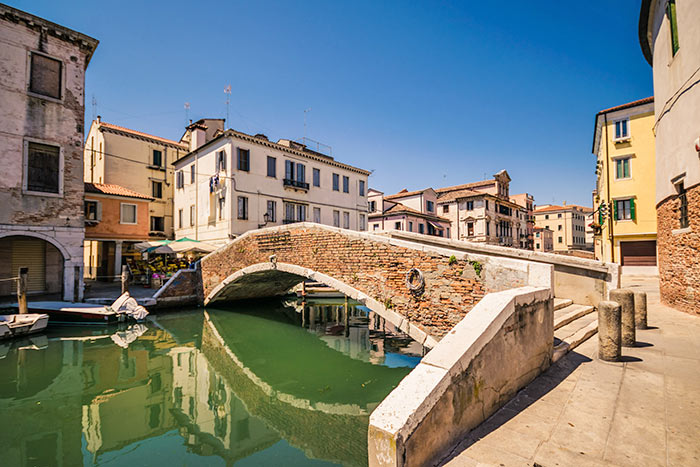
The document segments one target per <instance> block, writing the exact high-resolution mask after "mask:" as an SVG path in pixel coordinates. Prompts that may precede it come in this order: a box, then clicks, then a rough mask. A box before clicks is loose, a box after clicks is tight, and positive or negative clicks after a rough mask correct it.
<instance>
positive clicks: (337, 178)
mask: <svg viewBox="0 0 700 467" xmlns="http://www.w3.org/2000/svg"><path fill="white" fill-rule="evenodd" d="M333 191H340V175H338V174H333Z"/></svg>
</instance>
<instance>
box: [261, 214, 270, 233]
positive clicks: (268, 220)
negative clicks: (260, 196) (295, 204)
mask: <svg viewBox="0 0 700 467" xmlns="http://www.w3.org/2000/svg"><path fill="white" fill-rule="evenodd" d="M263 221H264V222H263V223H262V224H258V228H259V229H262V228H263V227H265V226H266V225H267V223H268V222H270V213H269V212H266V213H265V214H263Z"/></svg>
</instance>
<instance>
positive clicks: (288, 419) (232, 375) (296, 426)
mask: <svg viewBox="0 0 700 467" xmlns="http://www.w3.org/2000/svg"><path fill="white" fill-rule="evenodd" d="M248 316H252V317H256V319H264V318H257V315H256V314H255V313H253V312H252V310H251V312H249V313H248ZM236 317H238V318H239V319H235V318H236ZM247 323H248V321H246V320H245V315H242V314H241V313H230V312H223V311H222V312H220V313H218V314H214V313H205V320H204V326H203V330H202V347H201V350H202V353H203V354H204V356H205V358H206V360H207V362H208V364H209V365H210V367H211V368H212V369H213V371H214V372H215V373H216V374H218V375H219V376H221V377H223V378H224V379H225V380H226V382H227V384H228V385H229V386H230V387H231V390H232V391H233V393H234V394H235V396H236V397H237V398H238V399H239V400H240V401H241V402H242V403H243V404H244V406H245V407H246V410H247V411H248V413H250V414H251V415H252V416H254V417H257V418H259V419H261V420H263V421H264V422H265V423H266V424H267V426H268V427H269V428H272V429H273V430H275V431H276V432H277V433H279V434H280V436H281V437H283V438H284V439H286V440H287V441H288V442H289V443H290V444H292V445H293V446H296V447H297V448H299V449H301V450H303V451H304V452H305V453H306V455H307V456H308V457H310V458H317V459H325V460H331V461H335V462H340V463H342V464H343V465H367V459H366V455H367V447H366V442H367V441H366V440H367V426H368V423H369V413H370V412H371V411H372V410H373V409H374V407H375V405H376V404H377V403H379V402H380V401H381V399H382V398H383V397H384V396H383V395H379V393H380V392H382V394H383V393H384V392H388V391H390V390H391V387H392V386H393V385H394V384H398V382H399V381H400V379H401V378H403V376H404V375H405V374H407V373H408V369H394V368H379V367H374V368H377V369H378V371H382V372H390V373H392V374H393V376H392V378H394V379H395V381H393V382H389V381H384V382H383V383H378V382H377V383H375V384H380V386H378V387H377V388H376V391H375V390H372V391H373V392H372V394H374V395H373V396H366V397H365V398H367V399H368V400H366V401H364V402H362V403H358V402H357V401H351V402H350V403H338V402H335V400H337V396H326V394H325V393H321V392H319V391H318V390H317V387H316V386H315V385H314V383H313V380H310V381H311V382H310V383H309V384H308V385H294V384H291V383H289V382H283V387H281V388H276V387H274V386H273V385H277V384H279V381H277V382H276V383H275V382H273V383H272V384H270V383H269V382H268V381H266V379H270V378H268V376H269V375H267V376H266V373H265V369H264V368H259V367H260V365H261V364H260V362H258V361H257V359H258V357H259V359H260V360H261V361H264V362H267V363H269V361H270V360H271V358H270V356H271V355H272V354H274V353H277V354H279V355H283V356H284V355H286V356H287V357H289V355H290V353H289V349H288V348H287V347H283V348H282V347H280V348H277V349H274V346H275V343H276V342H278V340H277V339H275V338H274V337H273V338H271V339H270V343H268V344H267V345H268V346H269V347H271V348H273V349H274V350H270V351H268V352H266V353H264V354H262V355H257V354H256V351H255V349H258V350H259V351H260V346H259V345H257V346H254V345H253V343H256V342H258V343H259V339H258V336H257V335H256V334H255V331H256V330H253V331H254V332H253V334H252V335H251V333H250V331H251V329H250V327H246V326H245V325H246V324H247ZM269 324H270V326H272V327H273V328H274V329H276V330H275V331H274V336H278V337H279V336H280V334H279V333H280V332H282V333H283V332H284V329H283V328H285V327H288V326H289V324H286V323H275V322H271V323H269ZM264 329H268V327H267V326H262V325H258V326H257V331H260V332H263V331H264ZM294 335H296V336H297V337H298V339H299V340H301V341H303V342H306V344H303V343H302V342H299V343H302V344H303V345H300V346H298V348H299V351H300V352H301V354H304V355H306V357H309V355H308V353H309V352H311V351H316V352H324V353H325V356H326V357H329V356H330V357H333V360H332V362H333V364H334V367H336V368H338V371H343V368H342V367H343V366H344V365H345V364H349V365H351V367H350V368H347V371H348V372H349V373H353V368H354V367H356V366H373V365H371V364H369V363H365V362H360V361H357V360H353V359H351V358H350V357H348V356H345V355H343V354H340V353H339V352H336V351H334V350H332V349H330V348H328V347H327V346H326V344H325V343H324V342H322V341H320V340H319V339H318V338H317V337H315V336H313V335H311V334H308V333H306V332H299V333H296V332H295V333H294ZM294 342H295V343H297V342H296V341H294ZM311 343H313V345H315V347H313V345H311ZM310 345H311V346H312V347H313V349H312V348H310ZM296 347H297V346H295V348H296ZM262 351H263V352H264V351H265V349H262ZM317 357H318V355H317ZM249 360H250V361H249ZM288 360H289V361H288ZM292 360H293V359H290V358H288V359H287V360H285V361H284V362H280V366H279V367H286V366H287V365H288V364H289V365H290V366H293V361H292ZM340 360H342V362H340V364H335V363H338V362H339V361H340ZM315 364H318V359H317V361H316V362H315V361H314V358H313V357H311V358H308V365H309V367H314V365H315ZM255 365H257V366H255ZM323 368H325V367H323ZM309 371H310V370H309ZM318 371H325V370H321V369H318V370H317V372H318ZM385 374H386V373H385ZM280 378H281V380H286V378H285V375H280ZM302 379H304V380H306V378H302ZM329 379H332V380H334V381H335V383H331V384H335V387H334V389H333V391H335V390H336V389H337V388H339V387H340V386H341V384H340V382H339V381H337V379H334V378H333V376H332V375H331V376H329ZM359 381H360V382H361V381H362V380H359ZM357 382H358V380H357V378H350V379H349V380H348V381H345V382H344V383H343V384H348V385H350V386H351V387H353V388H354V387H355V383H357ZM358 386H359V384H358ZM385 386H386V387H385ZM300 388H301V389H302V390H303V391H305V393H304V394H300V393H299V392H300V391H299V389H300ZM355 393H357V391H355ZM341 394H344V393H341ZM375 396H376V397H375ZM313 398H315V399H316V400H312V399H313ZM357 399H358V400H360V399H363V396H361V395H358V396H357ZM375 399H376V400H375ZM369 400H371V403H369Z"/></svg>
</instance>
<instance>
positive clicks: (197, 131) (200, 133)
mask: <svg viewBox="0 0 700 467" xmlns="http://www.w3.org/2000/svg"><path fill="white" fill-rule="evenodd" d="M187 130H188V131H189V132H190V152H192V151H194V150H196V149H197V148H199V147H201V146H203V145H204V144H205V143H206V142H207V131H206V130H207V127H206V125H204V124H203V123H202V121H201V120H199V121H197V122H195V123H192V124H190V125H188V126H187Z"/></svg>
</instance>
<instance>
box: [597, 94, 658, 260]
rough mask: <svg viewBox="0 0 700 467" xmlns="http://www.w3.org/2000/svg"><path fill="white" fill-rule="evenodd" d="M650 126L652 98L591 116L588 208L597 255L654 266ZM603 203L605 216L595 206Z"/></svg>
mask: <svg viewBox="0 0 700 467" xmlns="http://www.w3.org/2000/svg"><path fill="white" fill-rule="evenodd" d="M653 127H654V98H653V97H648V98H646V99H641V100H638V101H634V102H630V103H628V104H623V105H620V106H617V107H612V108H610V109H606V110H601V111H600V112H598V114H597V115H596V119H595V130H594V133H593V154H594V155H595V156H596V158H597V166H596V174H597V179H596V188H595V190H594V192H593V202H594V206H593V208H594V209H595V210H596V214H595V216H594V217H595V222H596V223H597V224H599V225H600V230H599V232H597V234H596V236H595V241H594V243H595V255H596V259H598V260H601V261H609V262H615V263H620V264H621V265H622V266H652V267H655V266H656V204H655V193H656V183H655V177H656V162H655V152H654V132H653ZM602 203H605V205H607V206H608V209H607V216H605V215H601V214H600V212H599V211H598V209H599V207H600V205H601V204H602ZM604 211H605V209H604ZM596 227H597V226H596ZM596 230H597V229H596Z"/></svg>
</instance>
